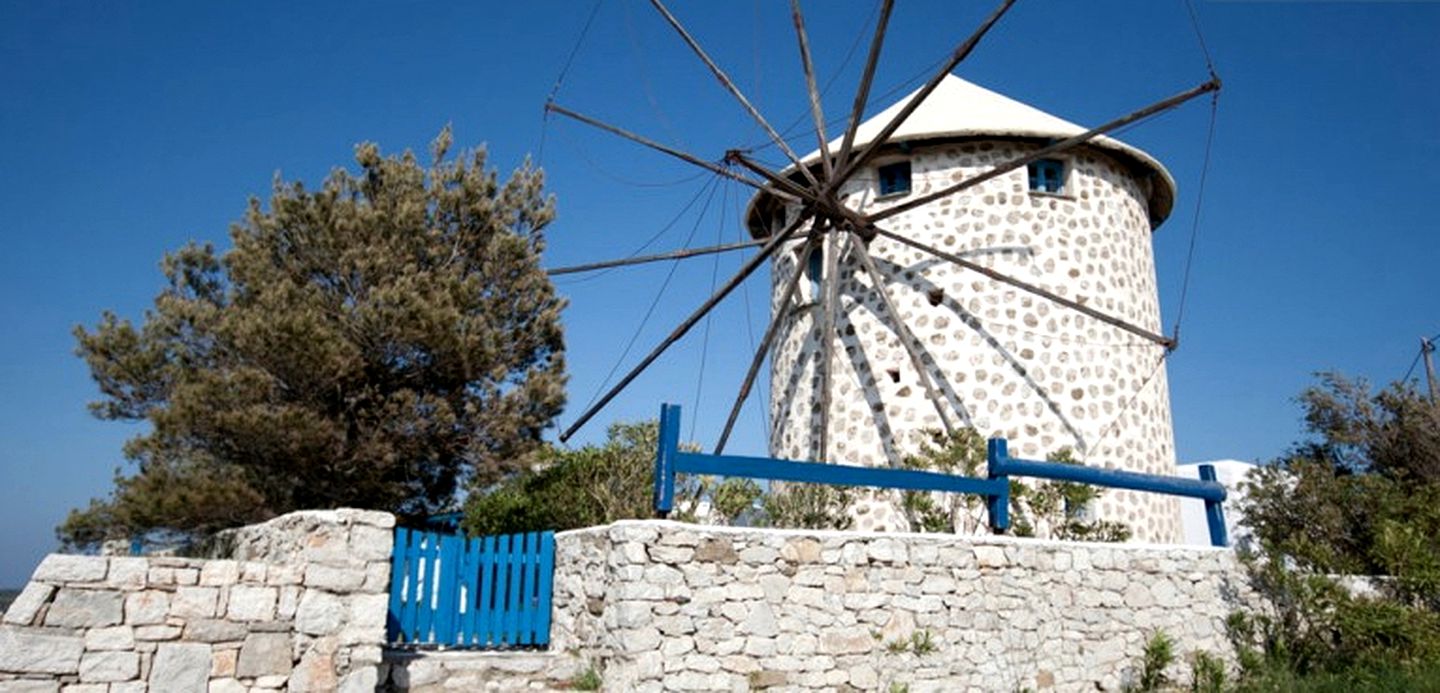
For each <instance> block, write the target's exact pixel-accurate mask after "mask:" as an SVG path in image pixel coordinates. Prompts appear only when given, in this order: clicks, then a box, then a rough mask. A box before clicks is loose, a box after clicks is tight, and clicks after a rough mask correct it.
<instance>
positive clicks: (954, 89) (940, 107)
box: [791, 74, 1176, 226]
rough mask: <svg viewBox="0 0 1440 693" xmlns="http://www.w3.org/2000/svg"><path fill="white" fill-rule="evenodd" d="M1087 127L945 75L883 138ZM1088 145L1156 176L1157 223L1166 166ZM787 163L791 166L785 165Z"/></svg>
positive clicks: (865, 140)
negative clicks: (902, 121)
mask: <svg viewBox="0 0 1440 693" xmlns="http://www.w3.org/2000/svg"><path fill="white" fill-rule="evenodd" d="M919 92H920V88H916V89H915V90H913V91H911V92H910V93H909V94H907V95H905V97H903V98H901V99H899V100H897V101H896V102H895V103H893V104H891V105H890V106H888V107H887V108H885V109H884V110H882V111H880V112H879V113H876V114H875V115H873V116H871V117H870V118H868V119H866V120H864V121H863V122H861V124H860V127H859V128H857V129H856V133H855V145H854V146H855V147H857V148H858V147H861V146H864V145H866V144H869V143H870V142H872V141H873V140H874V139H875V138H876V137H877V136H878V135H879V134H880V132H881V130H883V129H884V128H885V125H886V124H887V123H889V122H890V121H891V120H892V119H894V117H895V116H896V115H897V114H899V112H900V110H901V109H902V108H904V107H905V105H906V104H908V103H910V101H912V100H913V99H915V98H916V96H918V95H919ZM1088 129H1089V128H1086V127H1081V126H1080V125H1077V124H1075V123H1072V122H1070V121H1068V120H1065V119H1063V118H1060V117H1058V116H1055V115H1052V114H1050V113H1047V112H1045V111H1042V110H1040V109H1039V108H1036V107H1034V106H1031V105H1029V104H1026V103H1023V102H1021V101H1017V100H1015V99H1012V98H1010V97H1008V96H1005V95H1004V94H1001V93H999V92H996V91H993V90H990V89H987V88H985V87H982V86H980V85H978V84H975V83H974V82H970V81H967V80H965V79H961V78H960V77H956V76H955V75H953V74H950V75H946V76H945V78H944V79H943V80H941V82H940V84H939V85H938V86H937V87H936V88H935V90H934V91H933V92H931V93H930V95H929V96H928V97H927V98H926V99H925V101H923V102H922V103H921V104H920V106H919V107H918V108H916V109H915V111H914V112H913V113H911V114H910V116H909V117H908V118H906V119H905V122H904V123H901V125H900V127H899V128H898V129H896V130H895V132H894V134H892V135H891V136H890V139H889V140H888V142H890V143H901V142H915V141H920V140H940V139H949V138H966V137H985V136H991V137H1018V138H1026V139H1040V140H1054V139H1064V138H1067V137H1072V136H1074V135H1078V134H1080V133H1083V132H1085V131H1086V130H1088ZM843 139H844V137H843V135H842V136H840V137H836V138H834V139H832V140H831V141H830V143H829V146H830V150H831V151H832V152H834V151H837V150H839V148H840V144H841V141H842V140H843ZM1089 144H1090V146H1093V147H1096V148H1099V149H1101V150H1105V151H1108V152H1111V153H1113V154H1119V155H1120V158H1122V159H1124V160H1127V161H1129V162H1131V163H1132V164H1133V165H1135V166H1136V167H1138V168H1139V169H1141V170H1143V171H1145V172H1147V173H1150V174H1153V176H1154V177H1155V178H1156V179H1157V180H1155V184H1153V185H1151V186H1150V188H1151V189H1150V191H1149V195H1150V200H1149V202H1150V207H1151V216H1152V218H1153V224H1154V226H1159V225H1160V223H1161V222H1163V221H1164V220H1165V218H1166V217H1167V216H1169V214H1170V211H1171V208H1172V206H1173V204H1174V199H1175V193H1176V184H1175V179H1174V177H1173V176H1171V175H1170V171H1169V170H1167V169H1166V168H1165V166H1164V165H1163V164H1161V163H1160V162H1159V160H1157V159H1155V157H1153V156H1150V155H1149V154H1148V153H1146V152H1145V151H1144V150H1142V149H1140V148H1138V147H1134V146H1132V145H1129V144H1126V143H1124V142H1121V141H1120V140H1117V139H1115V138H1113V137H1107V136H1105V135H1100V136H1097V137H1095V138H1094V139H1092V140H1090V142H1089ZM801 160H802V161H803V162H805V164H806V165H813V164H817V163H818V162H819V160H820V150H819V149H816V150H814V151H812V152H810V153H809V154H806V155H805V156H804V157H802V159H801ZM793 168H794V167H793V165H792V166H791V169H793Z"/></svg>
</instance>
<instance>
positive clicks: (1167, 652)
mask: <svg viewBox="0 0 1440 693" xmlns="http://www.w3.org/2000/svg"><path fill="white" fill-rule="evenodd" d="M1174 663H1175V639H1174V638H1171V637H1170V636H1169V635H1168V634H1166V633H1165V631H1163V630H1157V631H1155V632H1154V633H1151V634H1150V638H1149V639H1148V640H1146V641H1145V651H1144V653H1143V654H1141V656H1140V675H1139V677H1138V679H1137V681H1136V687H1135V689H1134V690H1136V691H1137V692H1139V693H1150V692H1151V691H1159V690H1163V689H1164V688H1165V687H1166V686H1168V685H1170V676H1169V674H1166V673H1165V670H1166V669H1168V668H1169V667H1170V665H1171V664H1174Z"/></svg>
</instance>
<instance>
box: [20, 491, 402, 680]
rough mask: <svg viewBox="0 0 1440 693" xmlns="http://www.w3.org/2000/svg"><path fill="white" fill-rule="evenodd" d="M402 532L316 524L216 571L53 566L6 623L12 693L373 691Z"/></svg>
mask: <svg viewBox="0 0 1440 693" xmlns="http://www.w3.org/2000/svg"><path fill="white" fill-rule="evenodd" d="M394 524H395V521H394V518H393V517H392V516H390V515H388V514H385V513H377V512H366V511H358V510H333V511H306V512H300V513H293V514H290V515H285V516H282V517H279V518H276V519H275V520H272V521H270V522H267V523H263V524H260V525H254V526H250V527H246V528H243V529H240V530H235V531H233V532H230V533H227V534H225V535H223V536H222V541H220V542H219V543H217V545H216V546H214V547H212V548H211V551H212V555H213V556H214V557H212V558H209V559H198V558H175V557H111V556H76V555H64V554H52V555H50V556H47V557H46V558H45V560H44V561H43V562H41V564H40V566H39V567H38V568H36V570H35V573H34V575H33V576H32V577H31V580H30V582H29V584H28V585H26V587H25V589H24V591H23V592H21V594H20V596H19V598H17V599H16V601H15V603H14V604H12V605H11V607H10V610H9V611H7V612H5V615H4V618H3V623H0V693H21V692H24V693H54V692H58V691H65V692H66V693H145V692H146V691H149V692H150V693H170V692H172V691H173V692H175V693H195V692H197V691H201V692H204V691H209V693H245V692H247V691H248V692H252V693H260V692H262V691H278V690H291V691H334V690H339V691H345V692H347V693H360V692H362V691H363V692H365V693H368V692H369V691H373V690H375V686H376V683H377V676H378V665H379V664H380V660H381V643H383V642H384V638H385V612H386V606H387V597H388V592H389V561H390V550H391V544H392V541H393V539H392V528H393V526H394Z"/></svg>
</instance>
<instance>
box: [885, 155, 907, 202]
mask: <svg viewBox="0 0 1440 693" xmlns="http://www.w3.org/2000/svg"><path fill="white" fill-rule="evenodd" d="M878 173H879V176H880V194H881V195H882V196H884V195H903V194H905V193H908V192H910V162H909V161H897V162H895V163H893V164H885V165H884V166H881V167H880V168H879V169H878Z"/></svg>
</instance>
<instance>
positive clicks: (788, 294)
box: [715, 243, 816, 455]
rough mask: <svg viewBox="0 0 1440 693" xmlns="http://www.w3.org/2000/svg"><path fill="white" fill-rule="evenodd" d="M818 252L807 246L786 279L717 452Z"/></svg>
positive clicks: (733, 427)
mask: <svg viewBox="0 0 1440 693" xmlns="http://www.w3.org/2000/svg"><path fill="white" fill-rule="evenodd" d="M813 252H816V246H815V244H814V243H811V244H810V245H809V246H807V250H806V252H805V255H804V256H803V257H801V258H800V261H799V263H798V264H796V265H795V274H794V275H792V276H791V277H790V278H789V279H787V280H786V281H785V289H784V291H783V292H781V294H780V307H779V308H777V309H776V310H775V314H774V315H771V316H770V324H769V325H767V326H766V327H765V334H764V335H763V336H761V337H760V346H759V347H758V348H756V349H755V356H754V357H753V358H751V359H750V368H749V369H747V370H746V371H745V380H743V381H741V383H740V393H739V394H737V395H736V396H735V403H734V404H733V405H731V407H730V415H729V416H727V417H725V427H724V428H722V429H720V439H719V440H718V441H717V442H716V443H715V454H717V455H719V454H720V453H722V452H725V443H727V442H729V440H730V433H731V432H732V431H734V430H735V422H736V421H738V420H739V419H740V410H741V409H742V408H744V406H745V400H746V399H747V398H749V397H750V390H751V388H753V387H754V386H755V377H756V376H758V375H759V374H760V367H761V366H762V365H764V363H765V355H766V354H767V353H769V352H770V346H771V343H772V342H774V341H775V337H776V335H777V334H779V331H780V324H781V323H783V322H784V321H785V313H786V310H787V308H788V307H789V305H790V301H791V299H793V298H794V297H795V290H796V288H798V287H799V286H800V279H801V278H802V277H803V276H804V275H805V265H806V263H807V262H808V261H809V258H810V253H813Z"/></svg>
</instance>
